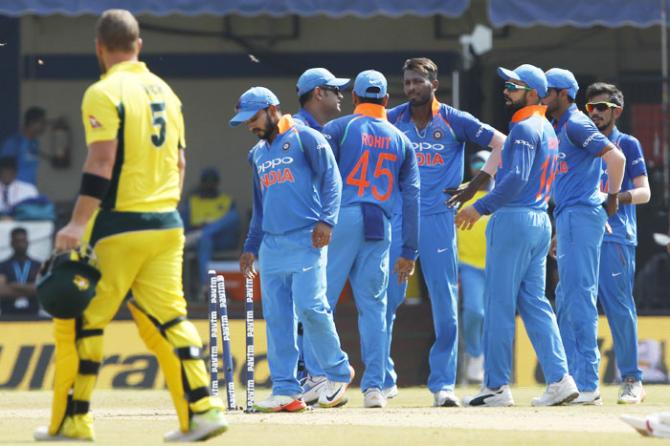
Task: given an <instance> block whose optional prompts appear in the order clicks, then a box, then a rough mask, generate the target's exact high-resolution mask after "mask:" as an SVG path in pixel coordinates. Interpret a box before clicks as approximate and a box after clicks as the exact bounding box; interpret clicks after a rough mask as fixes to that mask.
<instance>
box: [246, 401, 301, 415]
mask: <svg viewBox="0 0 670 446" xmlns="http://www.w3.org/2000/svg"><path fill="white" fill-rule="evenodd" d="M305 409H307V404H305V402H304V401H300V400H295V401H291V402H290V403H288V404H284V405H282V406H279V407H262V406H256V405H254V410H255V411H256V412H262V413H278V412H290V413H299V412H304V411H305Z"/></svg>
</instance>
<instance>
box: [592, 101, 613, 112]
mask: <svg viewBox="0 0 670 446" xmlns="http://www.w3.org/2000/svg"><path fill="white" fill-rule="evenodd" d="M610 108H620V106H619V105H617V104H613V103H611V102H605V101H603V102H587V103H586V111H587V112H589V113H591V112H592V111H593V110H598V111H599V112H604V111H607V110H609V109H610Z"/></svg>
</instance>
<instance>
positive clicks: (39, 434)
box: [33, 426, 93, 441]
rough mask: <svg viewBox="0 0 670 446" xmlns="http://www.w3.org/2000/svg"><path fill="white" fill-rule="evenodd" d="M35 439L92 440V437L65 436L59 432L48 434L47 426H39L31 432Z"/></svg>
mask: <svg viewBox="0 0 670 446" xmlns="http://www.w3.org/2000/svg"><path fill="white" fill-rule="evenodd" d="M33 438H34V439H35V441H93V438H77V437H66V436H65V435H63V434H62V433H61V432H59V433H57V434H56V435H51V434H49V427H48V426H39V427H38V428H37V429H35V432H33Z"/></svg>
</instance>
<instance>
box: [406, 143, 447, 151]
mask: <svg viewBox="0 0 670 446" xmlns="http://www.w3.org/2000/svg"><path fill="white" fill-rule="evenodd" d="M412 148H413V149H414V151H415V152H417V151H418V152H423V151H424V150H435V151H438V152H439V151H442V150H444V144H432V143H429V142H425V141H424V142H412Z"/></svg>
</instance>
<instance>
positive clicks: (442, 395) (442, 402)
mask: <svg viewBox="0 0 670 446" xmlns="http://www.w3.org/2000/svg"><path fill="white" fill-rule="evenodd" d="M433 406H435V407H461V402H460V401H459V399H458V397H457V396H456V394H455V393H454V391H453V390H440V391H439V392H435V393H433Z"/></svg>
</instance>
